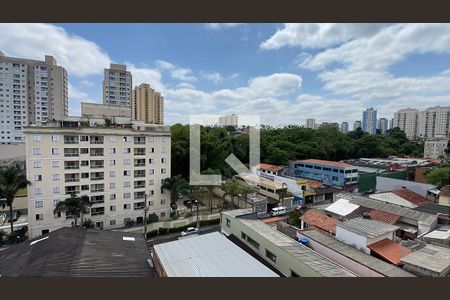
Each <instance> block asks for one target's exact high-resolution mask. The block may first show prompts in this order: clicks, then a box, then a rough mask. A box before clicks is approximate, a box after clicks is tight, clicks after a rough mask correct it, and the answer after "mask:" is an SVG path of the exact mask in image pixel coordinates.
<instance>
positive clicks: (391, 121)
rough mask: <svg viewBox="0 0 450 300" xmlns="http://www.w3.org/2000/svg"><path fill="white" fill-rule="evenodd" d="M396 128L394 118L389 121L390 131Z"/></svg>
mask: <svg viewBox="0 0 450 300" xmlns="http://www.w3.org/2000/svg"><path fill="white" fill-rule="evenodd" d="M392 128H394V118H392V119H390V120H389V129H392Z"/></svg>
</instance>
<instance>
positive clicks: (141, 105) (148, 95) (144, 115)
mask: <svg viewBox="0 0 450 300" xmlns="http://www.w3.org/2000/svg"><path fill="white" fill-rule="evenodd" d="M132 112H133V119H135V120H139V121H144V122H145V123H149V124H164V97H163V96H161V93H159V92H157V91H155V90H154V89H152V88H151V87H150V85H149V84H147V83H142V84H141V85H139V86H137V87H135V88H134V90H133V107H132Z"/></svg>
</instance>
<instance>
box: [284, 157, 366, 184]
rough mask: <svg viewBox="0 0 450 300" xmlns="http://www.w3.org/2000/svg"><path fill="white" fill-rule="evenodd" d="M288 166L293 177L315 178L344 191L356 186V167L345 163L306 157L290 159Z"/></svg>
mask: <svg viewBox="0 0 450 300" xmlns="http://www.w3.org/2000/svg"><path fill="white" fill-rule="evenodd" d="M288 168H289V169H290V170H291V171H290V173H292V174H294V176H295V177H304V178H308V179H313V180H317V181H320V182H322V183H323V184H326V185H330V186H338V187H341V188H343V189H344V190H345V191H353V190H355V189H356V188H357V186H358V169H357V168H355V167H354V166H352V165H350V164H347V163H342V162H335V161H328V160H319V159H307V160H299V161H290V162H289V166H288Z"/></svg>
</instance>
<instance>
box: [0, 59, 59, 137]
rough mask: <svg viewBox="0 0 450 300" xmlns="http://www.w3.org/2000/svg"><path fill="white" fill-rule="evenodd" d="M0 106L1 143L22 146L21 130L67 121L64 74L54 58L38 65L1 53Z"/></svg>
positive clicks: (34, 61)
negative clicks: (31, 126) (34, 125)
mask: <svg viewBox="0 0 450 300" xmlns="http://www.w3.org/2000/svg"><path fill="white" fill-rule="evenodd" d="M0 103H1V110H0V120H1V122H0V132H1V134H0V143H2V144H5V143H22V142H23V134H22V129H23V127H24V126H28V125H31V124H36V125H38V126H40V125H42V124H45V123H47V122H48V121H51V120H53V119H59V120H62V119H64V118H65V117H67V114H68V82H67V71H66V69H64V68H63V67H61V66H58V64H57V63H56V60H55V59H54V58H53V56H49V55H46V56H45V59H44V60H43V61H39V60H31V59H24V58H15V57H7V56H4V55H3V53H1V52H0Z"/></svg>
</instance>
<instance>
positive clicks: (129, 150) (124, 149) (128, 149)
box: [123, 148, 131, 154]
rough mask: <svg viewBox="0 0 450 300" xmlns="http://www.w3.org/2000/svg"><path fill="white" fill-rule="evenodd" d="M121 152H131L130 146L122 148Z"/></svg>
mask: <svg viewBox="0 0 450 300" xmlns="http://www.w3.org/2000/svg"><path fill="white" fill-rule="evenodd" d="M123 153H124V154H128V153H131V148H123Z"/></svg>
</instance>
